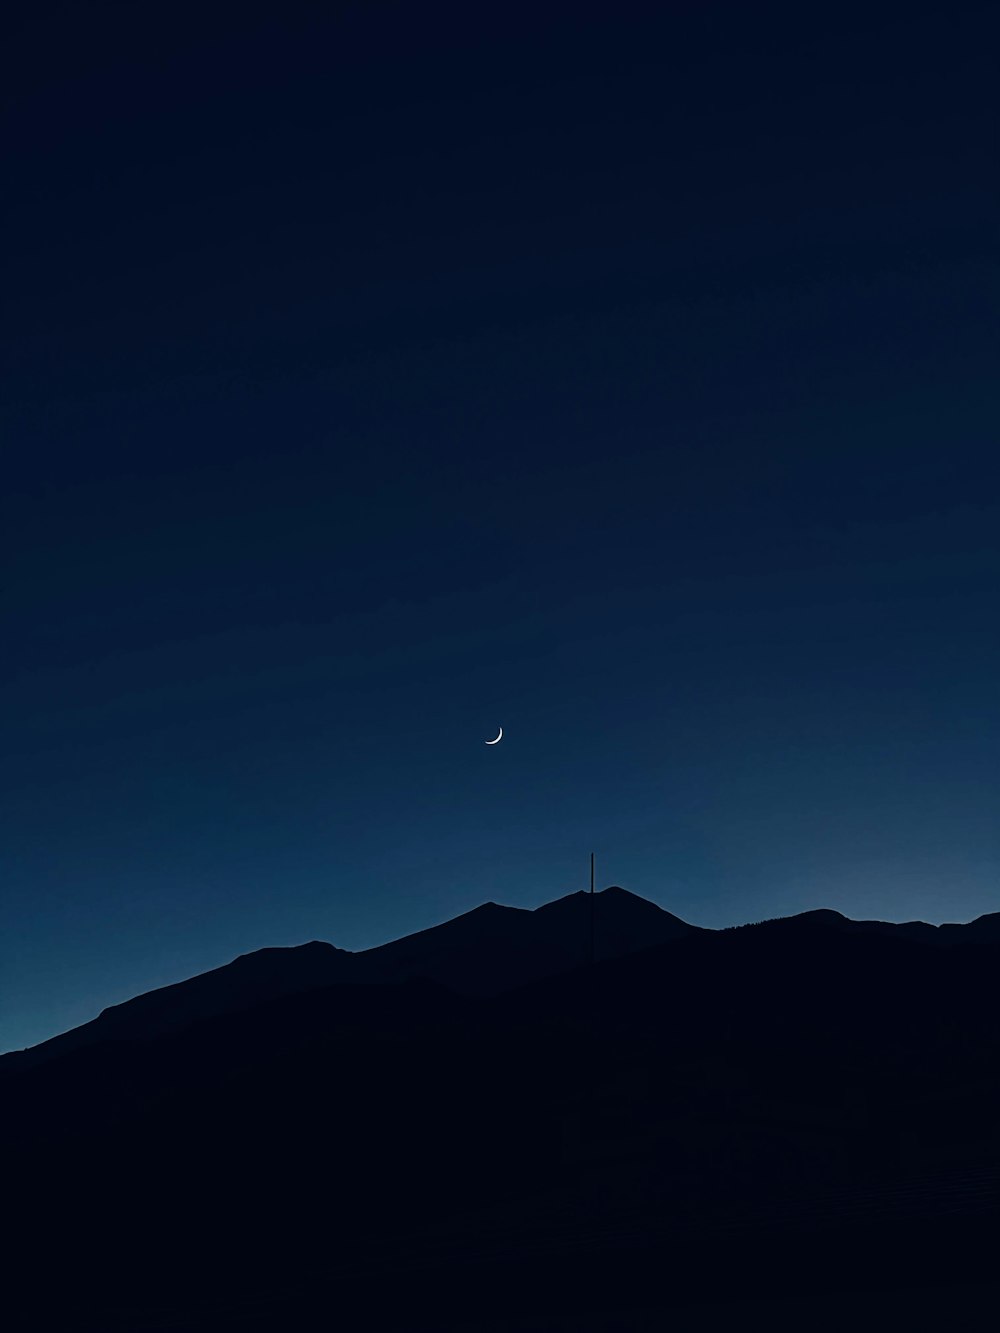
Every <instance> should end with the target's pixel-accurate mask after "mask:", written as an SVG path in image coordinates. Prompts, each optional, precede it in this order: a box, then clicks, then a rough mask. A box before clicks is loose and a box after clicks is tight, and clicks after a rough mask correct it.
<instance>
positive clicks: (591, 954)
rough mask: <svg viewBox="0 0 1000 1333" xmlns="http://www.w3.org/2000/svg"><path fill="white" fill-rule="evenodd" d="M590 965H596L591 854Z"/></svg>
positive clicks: (591, 860)
mask: <svg viewBox="0 0 1000 1333" xmlns="http://www.w3.org/2000/svg"><path fill="white" fill-rule="evenodd" d="M590 965H591V967H593V965H594V853H593V852H591V853H590Z"/></svg>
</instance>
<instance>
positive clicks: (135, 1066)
mask: <svg viewBox="0 0 1000 1333" xmlns="http://www.w3.org/2000/svg"><path fill="white" fill-rule="evenodd" d="M588 898H589V896H588V895H570V896H569V897H567V898H563V899H560V900H558V901H557V902H555V903H551V904H548V905H547V906H546V907H544V908H539V909H537V911H535V912H522V911H518V910H515V909H504V908H500V907H497V906H496V905H494V904H487V905H485V906H484V907H482V908H480V909H477V910H476V911H475V912H471V913H467V914H465V915H464V916H462V917H459V918H456V920H455V921H453V922H448V923H446V924H445V925H443V926H440V927H436V928H434V929H433V930H431V931H425V932H420V933H419V934H418V935H416V936H412V937H409V939H407V940H404V941H398V942H396V943H395V944H393V945H387V946H384V947H383V948H382V949H380V950H372V951H368V953H367V954H362V955H356V956H352V955H343V956H342V954H341V952H340V951H336V950H330V949H329V946H320V945H312V946H304V951H303V950H276V951H265V952H264V954H263V955H251V956H250V958H249V959H247V960H238V962H240V963H242V964H243V965H244V966H243V968H242V978H243V980H242V981H241V985H242V986H243V989H242V990H239V988H238V987H235V986H234V987H232V988H231V989H229V990H228V991H224V992H222V993H223V994H226V995H228V997H229V1008H228V1010H227V1011H226V1012H221V1011H220V1012H216V1013H214V1014H212V1015H211V1016H203V1017H200V1018H197V1017H196V1016H195V1013H196V1008H197V1006H196V1005H195V1002H194V1001H195V999H197V1000H199V1002H204V1001H205V999H206V994H207V998H208V999H209V1000H211V1001H213V1002H217V1001H218V997H219V993H216V992H213V990H212V986H214V985H216V984H218V977H219V976H220V975H221V974H223V973H225V974H227V984H228V979H232V978H233V977H234V976H235V977H240V976H241V969H239V968H237V967H236V965H235V964H234V965H232V967H233V968H234V969H235V971H234V972H228V971H227V969H220V970H219V972H218V973H214V974H207V976H208V977H212V978H215V979H216V980H215V981H213V982H212V983H209V984H208V990H207V992H205V991H202V992H201V993H200V994H199V993H198V992H197V990H196V989H195V988H194V983H185V986H187V987H189V988H191V989H188V990H185V988H184V986H181V987H171V988H166V989H165V990H163V991H159V992H155V993H154V995H153V996H151V997H141V998H142V999H143V1000H144V1001H147V1003H149V1004H152V1001H153V999H154V997H155V998H156V1004H157V1005H160V1006H167V1005H168V1004H169V997H170V996H171V995H177V994H178V993H180V994H182V995H184V997H185V1000H184V1003H185V1004H189V1005H190V1007H189V1008H187V1009H186V1011H185V1013H184V1022H183V1024H180V1023H178V1024H176V1025H171V1022H170V1020H169V1015H166V1014H165V1013H163V1014H162V1019H163V1021H160V1025H159V1028H158V1029H157V1031H156V1033H155V1035H152V1034H150V1035H144V1036H142V1037H137V1036H132V1037H128V1036H124V1035H122V1031H121V1029H119V1030H118V1031H116V1032H115V1033H114V1035H113V1036H110V1035H109V1039H107V1040H101V1041H91V1042H89V1043H88V1044H78V1045H77V1046H76V1047H75V1048H70V1047H64V1048H63V1049H62V1050H61V1051H59V1052H55V1051H53V1052H52V1053H51V1055H50V1058H48V1059H46V1060H45V1061H43V1062H39V1063H37V1064H36V1065H35V1066H34V1067H26V1066H25V1067H23V1068H18V1067H17V1066H16V1064H14V1063H11V1062H5V1065H4V1072H3V1076H2V1077H0V1090H2V1097H0V1131H2V1133H3V1138H4V1142H5V1143H6V1144H9V1145H16V1153H15V1154H13V1155H12V1157H11V1160H10V1162H9V1165H8V1169H7V1172H6V1176H5V1191H6V1201H7V1210H8V1215H9V1216H10V1217H11V1218H12V1219H14V1220H15V1223H16V1226H15V1234H14V1239H13V1242H12V1243H11V1245H10V1247H9V1249H8V1274H7V1278H6V1279H5V1283H4V1288H3V1292H2V1297H0V1317H4V1316H6V1320H5V1325H6V1326H7V1327H10V1328H13V1329H15V1330H18V1329H24V1330H28V1329H34V1330H37V1331H38V1333H42V1330H45V1333H59V1330H63V1329H65V1330H67V1333H68V1331H69V1330H71V1329H73V1330H77V1329H84V1328H86V1329H93V1330H98V1329H99V1330H101V1333H115V1331H116V1330H117V1331H119V1333H126V1331H127V1333H136V1331H138V1330H144V1329H152V1328H154V1327H155V1328H160V1329H163V1328H167V1329H180V1328H187V1329H191V1328H195V1329H199V1330H203V1331H204V1333H208V1330H209V1329H211V1330H213V1333H215V1331H216V1330H220V1329H250V1328H265V1327H267V1328H274V1327H281V1328H282V1329H286V1328H288V1329H298V1328H302V1329H305V1328H311V1327H315V1326H317V1323H316V1321H317V1320H320V1321H322V1320H324V1319H328V1318H329V1317H330V1311H331V1309H335V1311H336V1316H337V1319H338V1320H340V1321H343V1323H344V1326H346V1327H350V1328H351V1329H352V1330H364V1329H369V1330H372V1331H373V1333H374V1331H375V1330H380V1331H381V1333H388V1331H389V1330H398V1331H399V1333H403V1330H406V1333H411V1331H412V1330H420V1329H427V1330H430V1329H435V1330H445V1331H448V1330H451V1331H453V1333H458V1330H460V1329H461V1330H470V1329H473V1328H475V1329H480V1330H484V1331H485V1330H486V1329H487V1328H489V1329H491V1330H494V1331H495V1330H498V1329H511V1330H514V1329H525V1330H527V1329H528V1328H534V1329H536V1330H537V1329H549V1328H553V1329H559V1328H563V1329H566V1330H569V1329H576V1328H580V1329H585V1328H588V1327H593V1328H597V1327H608V1326H610V1327H614V1328H616V1329H617V1328H622V1329H628V1328H632V1327H634V1328H639V1327H644V1328H648V1327H665V1326H667V1324H671V1325H672V1326H675V1327H685V1324H684V1322H683V1320H684V1318H685V1314H684V1312H685V1310H688V1311H695V1310H700V1311H701V1314H700V1315H699V1316H698V1320H695V1319H694V1316H693V1315H692V1323H691V1327H698V1328H715V1327H718V1328H730V1327H732V1326H733V1319H734V1318H736V1319H737V1322H739V1323H742V1324H744V1325H753V1326H760V1324H759V1322H758V1323H757V1324H756V1325H754V1324H753V1319H754V1310H755V1309H758V1308H760V1309H763V1308H764V1307H765V1304H766V1305H769V1307H770V1309H771V1314H770V1315H769V1316H768V1320H767V1326H768V1327H780V1326H782V1325H780V1323H777V1322H776V1320H777V1319H778V1316H779V1314H780V1309H778V1306H779V1305H780V1302H781V1301H789V1302H799V1310H800V1313H799V1315H798V1316H797V1319H796V1321H795V1322H794V1323H792V1324H790V1325H789V1326H790V1327H802V1326H803V1323H802V1320H803V1319H805V1321H806V1323H807V1324H808V1326H809V1327H811V1328H819V1327H826V1326H827V1325H824V1324H823V1322H822V1320H823V1312H824V1310H826V1308H827V1307H828V1306H829V1308H830V1309H834V1308H838V1302H839V1308H840V1310H841V1312H843V1310H844V1309H845V1308H851V1309H852V1310H853V1312H854V1317H853V1322H854V1323H855V1324H856V1325H858V1326H859V1327H876V1326H878V1327H883V1326H884V1325H883V1324H879V1325H876V1324H866V1323H865V1322H864V1318H865V1312H866V1310H867V1309H868V1307H869V1304H870V1305H871V1308H878V1309H880V1310H882V1311H883V1312H884V1310H885V1309H886V1308H888V1307H890V1306H891V1307H892V1308H894V1309H895V1310H896V1312H897V1322H898V1319H900V1318H903V1316H904V1315H905V1320H904V1322H905V1323H906V1326H907V1327H919V1326H922V1325H920V1324H919V1323H918V1322H917V1320H918V1318H919V1315H920V1311H921V1310H922V1309H923V1307H924V1301H922V1300H921V1299H920V1295H919V1293H920V1290H921V1289H922V1287H923V1286H924V1285H925V1284H926V1283H927V1282H928V1281H929V1280H933V1281H934V1282H935V1283H937V1284H938V1287H939V1288H940V1289H941V1290H943V1291H945V1292H950V1293H951V1305H950V1306H949V1305H948V1304H947V1302H944V1303H943V1304H942V1302H943V1301H944V1298H943V1297H942V1298H941V1299H940V1300H938V1302H937V1306H936V1307H935V1308H936V1309H937V1311H938V1313H937V1315H936V1318H937V1319H939V1320H941V1319H943V1320H944V1323H943V1324H941V1323H938V1324H937V1325H936V1326H938V1327H941V1326H947V1327H956V1328H957V1327H977V1326H979V1325H976V1324H971V1323H968V1322H964V1323H963V1322H960V1321H959V1319H958V1317H957V1315H956V1310H957V1308H958V1307H957V1304H956V1303H957V1302H959V1301H960V1300H961V1299H962V1297H961V1292H962V1290H963V1289H964V1288H963V1284H966V1285H968V1284H970V1283H971V1284H973V1285H974V1284H976V1283H986V1284H988V1283H990V1282H992V1281H994V1278H993V1267H992V1265H993V1257H992V1251H993V1241H994V1238H995V1234H996V1229H997V1227H998V1225H1000V1131H998V1126H1000V1074H998V1070H1000V1023H998V1021H997V1020H998V1017H1000V1015H998V1012H997V1010H998V1002H997V985H996V977H997V976H998V975H1000V943H998V942H996V941H994V940H991V939H990V938H988V936H989V933H990V932H989V926H988V925H987V926H986V927H980V928H979V929H977V930H971V929H970V928H968V927H957V928H955V930H954V931H951V932H947V934H946V936H945V939H946V940H947V942H948V944H949V947H946V948H943V947H940V946H941V944H942V936H941V933H940V932H941V928H936V929H935V928H933V927H931V928H929V929H930V930H931V931H934V932H935V933H934V934H933V935H928V934H927V933H926V932H915V931H908V930H905V929H894V928H893V927H892V923H879V922H872V923H869V922H862V923H852V922H849V921H847V919H846V918H844V917H842V916H840V914H838V913H826V912H821V913H805V914H802V915H801V916H799V917H793V918H788V919H786V920H784V921H780V922H768V923H762V924H761V925H759V926H756V927H750V928H745V929H739V930H724V931H702V930H696V929H694V928H691V927H686V926H685V925H684V923H683V922H679V921H678V920H677V919H676V918H674V917H671V916H670V915H669V914H668V913H660V910H659V909H658V908H655V907H654V906H653V905H652V904H648V903H645V902H643V900H641V899H637V898H635V897H634V896H633V895H630V894H626V893H625V892H624V891H622V890H606V891H605V892H604V893H603V894H600V895H597V896H596V901H595V902H594V904H593V907H594V910H595V912H596V913H597V914H598V915H597V917H596V924H597V934H598V943H599V946H600V944H601V942H600V932H601V930H604V931H605V932H606V935H605V939H604V941H603V947H599V948H598V950H597V952H598V954H599V955H600V956H599V959H598V961H597V963H596V964H595V965H594V966H593V967H590V966H588V965H587V963H586V961H585V960H586V957H587V953H588V951H589V912H590V909H591V904H590V902H589V901H588ZM990 920H991V919H990V918H981V921H986V922H987V923H989V921H990ZM917 924H919V923H917ZM974 924H976V923H974ZM657 931H660V932H661V938H660V940H659V941H658V942H656V941H654V940H652V939H651V938H650V936H651V935H653V934H655V933H656V932H657ZM505 953H507V954H509V955H510V957H508V958H507V960H506V971H505V967H504V955H505ZM574 953H575V954H576V957H575V958H574ZM373 958H374V959H376V960H377V966H376V964H375V963H373V962H372V961H371V960H372V959H373ZM345 959H346V963H345ZM352 959H353V960H354V961H352ZM359 959H361V960H366V961H365V962H364V963H363V964H362V965H363V966H364V967H366V968H368V969H369V971H368V972H367V973H366V980H364V981H357V980H352V981H340V980H338V981H337V982H336V983H335V984H332V985H323V984H322V975H323V969H324V968H325V967H327V966H332V967H334V968H336V967H340V966H342V965H344V966H346V967H355V966H357V960H359ZM291 960H295V962H296V964H298V962H299V961H300V960H302V961H303V962H305V963H306V966H305V967H303V968H301V969H298V968H297V967H296V968H294V969H292V972H291V974H289V973H288V972H287V971H286V970H285V969H286V968H287V965H288V963H289V962H290V961H291ZM258 965H259V970H256V968H257V966H258ZM477 966H482V967H483V968H484V969H486V970H488V969H489V968H492V969H493V971H492V972H488V974H487V975H486V976H485V977H483V978H481V979H480V983H481V984H479V985H478V986H477V985H476V984H474V983H475V981H476V978H475V977H474V972H475V968H476V967H477ZM545 967H548V968H549V971H548V972H545V971H544V968H545ZM268 968H271V969H272V971H271V974H270V978H271V979H270V981H268ZM310 968H311V969H313V970H312V971H309V969H310ZM421 969H424V970H425V971H426V973H428V974H433V973H437V977H436V978H433V979H432V978H431V977H430V976H429V975H428V976H422V977H418V976H412V977H410V978H408V979H400V980H397V979H395V978H396V977H404V976H405V974H406V973H408V972H409V973H419V972H420V970H421ZM533 971H534V975H532V972H533ZM251 974H252V975H253V976H254V977H255V983H254V984H256V985H258V986H259V987H260V990H259V991H258V993H257V994H256V996H254V994H253V993H252V987H251V986H250V985H249V984H247V978H248V976H249V975H251ZM307 975H308V976H309V978H310V983H309V986H308V987H306V986H305V985H303V984H296V985H294V986H292V985H290V984H287V983H288V982H289V981H290V980H291V979H292V976H294V978H297V980H298V982H299V983H301V982H302V981H303V978H304V977H305V976H307ZM526 975H527V976H528V978H529V979H527V980H525V981H524V982H523V984H520V985H517V984H513V985H510V986H508V987H506V988H504V989H499V988H498V985H499V982H500V981H501V980H502V979H509V978H510V977H511V976H519V977H524V976H526ZM376 977H380V978H381V979H380V980H376V979H375V978H376ZM444 977H448V978H449V979H451V981H452V982H453V983H454V984H451V985H449V984H445V982H444V980H443V978H444ZM275 978H277V983H278V984H280V985H284V987H285V991H284V993H282V994H273V993H272V994H267V993H266V992H267V988H268V985H269V984H270V985H272V986H273V985H274V984H275ZM195 980H196V981H205V979H204V978H198V979H195ZM460 984H464V986H465V989H466V990H467V992H469V993H464V994H463V993H460V992H459V990H458V988H457V986H458V985H460ZM474 990H478V991H479V992H480V993H471V992H473V991H474ZM237 995H238V996H239V1004H238V1005H237V1004H236V1003H235V1002H233V997H235V996H237ZM190 997H194V998H190ZM126 1007H127V1006H122V1008H126ZM135 1012H136V1013H137V1014H138V1013H139V1012H140V1011H139V1010H138V1009H137V1010H136V1011H135ZM158 1014H161V1011H160V1010H158V1009H157V1008H155V1007H153V1008H147V1009H146V1011H145V1013H144V1014H143V1018H144V1021H145V1020H152V1019H153V1018H156V1017H157V1015H158ZM92 1026H94V1025H92ZM140 1027H141V1024H139V1023H138V1022H137V1024H136V1028H135V1029H134V1031H138V1030H139V1028H140ZM52 1045H53V1044H50V1047H51V1046H52ZM56 1275H57V1280H54V1279H55V1278H56ZM879 1293H881V1295H880V1294H879ZM915 1293H916V1294H915ZM890 1294H891V1295H892V1299H891V1300H890V1298H889V1296H890ZM810 1300H812V1302H813V1305H812V1306H811V1307H810V1306H809V1305H808V1302H809V1301H810ZM803 1301H805V1302H807V1305H806V1307H805V1309H804V1311H803V1307H802V1304H801V1303H802V1302H803ZM726 1302H729V1303H730V1306H729V1313H727V1308H726V1304H725V1303H726ZM932 1304H933V1302H932ZM630 1310H631V1311H632V1312H633V1313H632V1314H630V1313H629V1311H630ZM733 1310H736V1312H737V1313H736V1314H735V1315H734V1314H733ZM636 1311H638V1312H639V1313H635V1312H636ZM741 1311H742V1312H741ZM776 1311H777V1312H776ZM949 1311H950V1317H949ZM602 1312H603V1313H602ZM643 1312H645V1313H643ZM713 1312H714V1313H713ZM966 1313H967V1312H966ZM647 1316H648V1321H649V1322H646V1323H641V1322H635V1321H638V1320H639V1319H640V1318H647ZM716 1317H717V1322H712V1321H713V1320H715V1319H716ZM841 1317H842V1314H841ZM599 1319H603V1320H604V1323H603V1324H602V1323H600V1322H598V1321H599ZM532 1320H533V1321H534V1322H531V1321H532ZM629 1320H633V1322H629ZM491 1321H492V1322H491ZM988 1326H989V1325H983V1327H988Z"/></svg>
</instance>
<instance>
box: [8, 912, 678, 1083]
mask: <svg viewBox="0 0 1000 1333" xmlns="http://www.w3.org/2000/svg"><path fill="white" fill-rule="evenodd" d="M591 906H592V905H591V902H590V895H589V894H586V893H573V894H569V895H568V896H567V897H565V898H560V899H558V900H556V901H555V902H552V903H546V904H545V905H544V906H543V907H539V908H537V909H536V910H534V911H530V910H528V909H525V908H518V907H501V906H499V905H498V904H497V903H484V904H483V905H482V906H480V907H477V908H474V909H473V910H472V911H470V912H465V913H463V914H462V915H461V916H458V917H455V918H454V919H453V920H451V921H446V922H444V923H443V924H442V925H439V926H432V927H430V928H429V929H428V930H421V931H418V932H417V933H416V934H413V935H407V936H405V937H404V938H403V939H400V940H394V941H393V942H392V943H390V944H383V945H379V946H377V947H375V948H373V949H366V950H363V951H362V952H359V953H351V952H349V951H348V950H345V949H337V948H334V946H333V945H330V944H323V943H320V942H319V941H316V940H313V941H312V942H311V943H309V944H303V945H299V946H298V947H296V948H290V949H259V950H257V952H255V953H251V954H244V955H242V956H241V957H239V958H237V959H235V960H234V961H233V962H232V963H228V964H226V965H225V966H224V967H218V968H214V969H213V970H212V971H211V972H205V973H203V974H202V975H201V976H197V977H192V978H191V979H190V980H188V981H181V982H177V983H176V984H175V985H172V986H164V987H161V988H160V989H159V990H155V991H150V992H149V993H148V994H145V995H139V996H137V997H136V998H135V999H133V1000H128V1001H126V1002H125V1003H124V1004H118V1005H113V1006H112V1007H111V1008H108V1009H105V1010H104V1011H103V1013H101V1014H100V1015H99V1017H97V1018H95V1019H93V1020H92V1021H91V1022H90V1023H85V1024H83V1025H82V1026H81V1027H79V1028H74V1029H73V1030H72V1031H71V1032H67V1033H63V1034H61V1035H60V1036H58V1037H53V1038H51V1039H50V1040H49V1041H45V1042H41V1043H40V1044H39V1045H38V1046H35V1047H32V1048H31V1049H30V1050H28V1051H24V1052H21V1051H15V1052H10V1053H8V1054H7V1055H5V1056H0V1073H2V1072H3V1071H4V1070H5V1069H11V1068H19V1069H26V1068H28V1067H30V1066H32V1065H34V1064H37V1063H39V1062H40V1061H42V1060H48V1059H51V1058H52V1057H53V1056H54V1055H61V1054H64V1053H66V1052H68V1051H71V1050H76V1049H77V1048H78V1047H80V1046H88V1045H92V1044H93V1043H94V1042H101V1041H122V1040H128V1041H135V1040H141V1039H143V1038H148V1037H155V1036H159V1035H161V1034H163V1033H167V1032H176V1031H179V1030H181V1029H182V1028H184V1027H187V1026H188V1025H189V1024H191V1023H193V1022H196V1021H197V1020H199V1019H203V1018H211V1017H213V1016H215V1015H217V1014H226V1013H234V1012H237V1011H239V1010H241V1009H245V1008H247V1007H248V1006H250V1005H253V1004H256V1003H258V1002H259V1001H261V1000H267V999H273V998H277V997H278V996H280V995H288V994H294V993H295V992H298V991H304V990H311V989H315V988H316V987H318V986H329V985H333V984H334V983H336V982H344V983H347V982H350V983H354V984H386V983H389V982H396V981H406V980H409V979H411V978H416V977H424V978H426V979H428V980H431V981H440V982H442V983H443V984H445V985H447V986H450V987H452V988H453V989H454V990H458V991H461V992H463V993H466V994H474V995H493V994H499V993H500V992H501V991H504V990H508V989H510V988H511V987H512V986H517V985H521V984H523V983H524V982H527V981H531V980H534V979H536V978H539V977H546V976H552V975H555V974H558V973H560V972H564V971H568V970H569V969H571V968H573V967H578V966H580V964H581V963H584V962H586V961H587V959H588V957H589V949H590V913H591ZM593 910H594V914H595V941H596V956H597V957H598V958H615V957H618V956H619V955H621V954H626V953H630V952H632V951H633V950H635V949H641V948H644V947H646V946H648V945H651V944H660V943H663V942H664V941H667V940H671V939H680V938H683V937H684V936H685V935H690V934H692V933H694V932H695V931H696V930H697V929H698V928H697V927H695V926H689V925H687V924H686V923H685V922H683V921H681V920H680V919H679V918H678V917H675V916H672V915H671V914H670V913H669V912H665V911H664V910H663V909H662V908H660V907H657V906H656V904H655V903H651V902H647V901H646V899H644V898H638V897H636V895H635V894H631V893H627V892H626V891H625V890H624V889H620V888H617V887H613V888H609V889H606V890H605V891H604V892H603V893H600V894H595V895H594V902H593Z"/></svg>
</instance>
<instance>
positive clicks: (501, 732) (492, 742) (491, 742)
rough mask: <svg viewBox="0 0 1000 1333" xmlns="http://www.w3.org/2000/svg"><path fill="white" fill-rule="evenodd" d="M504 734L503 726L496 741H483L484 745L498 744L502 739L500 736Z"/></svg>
mask: <svg viewBox="0 0 1000 1333" xmlns="http://www.w3.org/2000/svg"><path fill="white" fill-rule="evenodd" d="M502 735H503V727H501V728H500V735H498V736H497V739H496V741H483V744H484V745H496V743H497V741H498V740H499V739H500V736H502Z"/></svg>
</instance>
